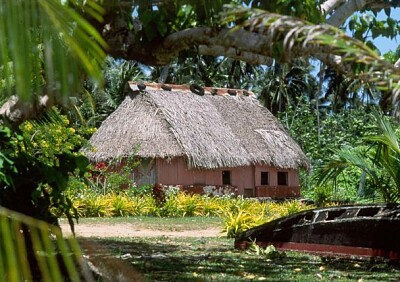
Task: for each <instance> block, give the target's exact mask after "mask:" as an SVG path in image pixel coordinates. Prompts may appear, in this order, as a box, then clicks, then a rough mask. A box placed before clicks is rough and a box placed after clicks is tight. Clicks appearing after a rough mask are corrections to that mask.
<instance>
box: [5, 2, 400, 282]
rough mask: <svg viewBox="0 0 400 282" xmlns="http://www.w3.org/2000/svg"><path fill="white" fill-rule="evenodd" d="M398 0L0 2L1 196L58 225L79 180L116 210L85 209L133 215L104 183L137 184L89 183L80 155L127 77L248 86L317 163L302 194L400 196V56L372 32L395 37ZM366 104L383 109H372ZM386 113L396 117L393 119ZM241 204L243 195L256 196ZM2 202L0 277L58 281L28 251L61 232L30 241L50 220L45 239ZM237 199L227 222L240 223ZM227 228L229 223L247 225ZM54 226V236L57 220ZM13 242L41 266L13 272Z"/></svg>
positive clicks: (75, 207) (167, 208) (75, 211)
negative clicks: (109, 199)
mask: <svg viewBox="0 0 400 282" xmlns="http://www.w3.org/2000/svg"><path fill="white" fill-rule="evenodd" d="M397 4H398V1H387V0H381V1H373V2H372V1H360V0H349V1H340V0H326V1H315V0H307V1H303V2H299V1H293V0H285V1H258V0H256V1H255V0H252V1H247V0H246V1H236V0H235V1H227V0H212V1H211V0H210V1H208V0H207V1H192V0H161V1H146V0H139V1H134V0H132V1H126V0H117V1H96V0H85V1H83V0H67V1H60V0H38V1H33V0H29V1H26V0H25V1H23V0H6V1H3V2H2V3H1V4H0V19H1V20H0V54H1V55H0V105H1V106H0V117H1V119H0V206H2V207H6V208H8V209H12V210H13V211H14V212H15V211H16V212H19V213H20V214H23V215H26V216H31V217H34V218H36V219H40V220H43V221H45V222H47V223H49V224H52V225H57V223H58V222H57V217H59V216H66V217H67V218H68V219H69V220H70V222H71V224H72V223H73V222H72V219H73V217H76V216H78V215H79V213H80V212H81V213H82V206H81V205H79V204H78V203H79V201H78V198H74V197H76V195H77V194H76V193H71V192H70V191H71V189H72V188H71V186H75V188H76V187H78V188H79V187H80V188H81V189H85V190H88V191H91V190H95V191H96V193H98V191H102V192H103V194H104V195H105V196H104V197H114V198H116V199H117V200H116V201H115V203H114V202H113V204H112V205H113V210H112V211H108V210H107V208H108V207H106V208H103V207H102V205H101V204H99V205H98V207H97V210H96V209H95V208H94V207H93V208H92V210H91V211H86V212H85V213H88V214H89V213H91V214H96V213H97V214H100V215H101V214H104V215H105V214H108V213H110V214H112V215H117V214H119V215H126V214H129V213H130V211H129V209H128V211H129V212H126V209H124V206H130V205H131V202H133V203H134V201H135V200H132V199H134V198H129V199H128V200H127V199H126V198H125V195H123V194H120V193H119V192H116V191H114V192H113V193H115V194H107V193H105V191H106V190H108V189H111V190H118V189H117V188H116V187H118V188H119V187H120V186H124V185H125V186H126V185H128V186H132V185H133V183H131V182H130V180H129V179H127V175H126V174H125V175H124V174H122V175H117V174H114V175H108V176H107V179H109V180H110V181H109V182H104V179H105V178H104V177H103V178H101V177H100V178H97V180H99V181H98V182H94V178H92V179H91V178H90V177H91V175H90V173H93V172H94V171H95V169H96V167H94V168H91V167H90V166H89V164H88V161H87V159H86V158H85V157H84V156H83V155H82V154H81V153H80V148H81V147H82V146H84V145H85V140H86V138H87V137H89V136H90V134H91V133H92V132H93V130H94V129H93V128H94V127H96V126H98V125H99V124H100V123H101V121H102V120H103V119H104V118H106V116H107V115H108V114H109V113H110V112H111V111H113V110H114V109H115V108H116V107H117V106H118V104H119V103H120V102H121V101H122V100H123V98H124V86H125V83H126V81H128V80H157V81H159V82H162V83H164V82H172V83H197V84H199V85H205V86H222V87H240V88H247V89H251V90H254V91H256V92H257V93H260V99H261V100H262V101H263V103H264V104H265V105H266V106H267V107H269V108H270V109H271V111H272V112H273V113H274V114H276V115H279V116H280V118H281V120H282V121H283V123H284V124H285V125H286V126H287V128H288V130H289V131H290V132H291V133H292V135H293V136H295V138H296V139H297V140H298V142H299V143H300V144H301V145H302V146H303V148H304V150H305V151H306V152H307V154H308V156H309V157H310V159H311V161H312V164H313V168H314V169H313V171H311V173H312V174H314V171H318V170H317V169H318V168H321V170H319V173H317V174H316V175H317V177H316V178H314V177H311V176H310V174H309V173H304V177H303V183H304V185H303V186H304V187H305V189H304V192H305V195H306V196H310V197H314V198H315V199H317V200H318V202H320V203H325V202H326V200H329V199H331V198H335V199H334V200H337V199H346V200H351V201H358V200H360V199H361V200H368V201H371V200H379V201H381V200H382V201H387V202H398V201H399V191H398V187H399V185H398V182H399V179H400V178H399V176H398V163H397V162H398V154H399V149H398V145H397V140H398V135H397V128H398V125H397V121H396V119H398V116H399V111H398V105H399V103H398V101H399V99H398V97H399V90H398V82H399V80H400V71H399V69H398V68H397V66H398V64H399V63H398V62H399V61H398V59H399V55H398V53H396V50H393V51H392V52H388V53H386V54H380V53H379V50H378V47H379V46H376V45H375V43H374V39H375V38H377V37H379V36H385V37H387V38H389V39H394V38H395V37H397V36H398V34H399V21H398V20H397V19H395V18H394V17H392V15H391V11H392V10H393V8H395V7H396V6H397ZM356 12H359V13H356ZM378 12H381V15H382V14H383V15H384V17H383V19H382V17H378ZM339 28H343V29H345V30H347V34H350V35H351V36H350V35H346V33H345V32H343V31H342V30H340V29H339ZM106 55H108V56H109V57H108V58H107V59H106ZM132 61H135V62H132ZM373 107H378V108H380V109H381V110H382V113H383V114H382V115H378V114H374V113H373V111H372V110H371V108H373ZM383 115H385V116H386V115H387V116H392V117H394V119H393V120H391V121H390V122H389V121H388V120H387V118H386V117H383ZM336 148H342V149H341V150H336ZM332 152H334V154H332ZM100 172H101V171H100ZM100 172H99V171H98V173H100ZM92 176H93V175H92ZM318 176H319V177H318ZM331 179H334V180H335V181H334V182H331V181H329V180H331ZM97 180H96V181H97ZM113 185H114V186H113ZM143 189H144V190H146V188H143ZM72 190H73V189H72ZM85 197H86V195H85ZM88 197H89V196H88ZM96 197H97V196H96ZM191 197H192V196H189V195H184V194H183V195H181V194H177V195H175V196H174V201H178V199H179V200H181V201H187V203H188V204H187V206H186V204H185V208H181V209H178V210H176V208H177V207H179V203H178V202H168V201H166V202H165V204H164V205H163V206H162V207H157V208H156V209H155V210H154V211H152V212H155V213H159V214H158V215H172V214H174V213H176V215H182V214H185V215H189V214H195V213H196V212H199V211H198V210H197V209H198V207H197V204H196V202H197V201H199V202H201V201H203V204H204V205H205V206H206V205H208V204H209V203H208V202H207V203H206V202H204V201H206V200H205V199H203V198H199V199H197V198H196V199H193V198H191ZM193 197H194V196H193ZM89 198H90V197H89ZM145 198H146V197H136V198H135V199H145ZM80 200H82V199H80ZM97 201H100V200H97ZM147 201H148V202H150V201H151V198H150V197H148V199H147ZM207 201H208V200H207ZM210 201H213V200H210ZM237 201H238V202H237V204H238V205H239V206H241V205H251V204H252V203H251V202H248V201H247V200H246V201H243V202H241V201H240V200H237ZM250 203H251V204H250ZM142 204H143V203H139V204H137V205H140V206H141V205H142ZM144 205H146V203H145V204H144ZM84 206H87V204H85V205H84ZM8 209H7V210H3V209H2V212H1V216H0V219H1V228H0V237H2V238H9V239H8V240H6V241H4V242H5V243H7V244H1V245H0V247H1V248H0V254H1V256H0V277H2V278H4V277H6V278H7V280H9V281H19V280H21V277H22V279H28V280H29V278H30V277H33V278H38V279H39V277H40V278H41V279H43V280H47V281H51V280H57V279H58V277H59V276H58V275H59V274H57V270H54V272H51V273H52V274H51V276H47V274H48V273H47V272H46V269H47V268H50V269H56V266H57V265H58V266H60V264H57V263H56V262H55V261H57V260H56V259H54V257H53V258H51V256H49V257H48V256H45V255H44V256H43V257H45V258H43V257H42V256H37V254H38V253H42V254H43V252H42V250H46V252H45V253H46V254H51V253H57V252H58V251H61V253H63V252H65V250H66V248H65V246H63V243H62V240H58V239H55V240H50V243H49V241H48V240H45V239H43V240H42V243H40V244H36V243H35V242H37V238H45V237H46V238H48V237H49V233H46V232H47V231H44V229H46V228H43V229H40V228H39V229H40V230H41V231H38V232H39V234H42V235H40V236H41V237H40V236H39V237H35V236H30V235H29V234H36V231H35V230H38V229H37V227H36V224H38V223H35V221H30V220H25V219H26V218H25V217H24V216H19V215H16V214H15V213H14V212H11V211H9V210H8ZM104 209H105V210H104ZM228 209H232V207H229V208H228ZM256 209H261V210H264V209H267V207H266V206H262V207H261V208H260V207H258V208H256ZM239 210H240V211H241V208H240V209H239ZM239 210H238V212H237V213H235V214H233V215H232V218H230V219H229V220H231V221H235V220H237V218H236V217H235V216H237V215H238V214H240V212H239ZM203 212H204V211H203ZM212 212H213V211H212V209H211V208H210V211H209V213H212ZM226 214H229V213H226ZM242 214H244V216H243V217H246V216H248V217H252V216H249V215H248V214H245V213H244V212H242ZM260 220H261V219H260ZM18 222H19V223H18ZM21 224H22V225H21ZM233 226H234V225H233ZM236 226H239V227H238V228H237V229H236V227H235V228H234V229H228V230H227V231H228V233H230V232H231V233H232V234H234V233H235V232H237V231H238V230H241V229H243V228H247V227H248V226H249V224H248V223H246V222H245V223H243V224H242V223H240V224H237V225H236ZM49 230H50V233H52V234H53V235H54V236H55V238H59V234H58V233H57V231H55V229H53V228H50V229H49ZM231 230H233V231H231ZM20 234H23V235H20ZM21 236H22V237H21ZM21 240H22V241H25V245H24V244H23V243H21V242H22V241H21ZM9 242H13V243H14V245H12V244H11V245H10V244H9ZM24 246H25V247H26V249H25V250H23V249H24V248H23V247H24ZM74 246H75V245H74ZM74 248H75V247H74ZM16 249H18V250H21V251H22V252H25V253H26V254H28V257H30V258H32V259H29V263H30V264H31V265H30V270H35V269H36V272H35V271H33V272H32V273H29V271H28V270H27V268H26V267H25V268H24V267H21V272H20V274H18V275H16V276H10V275H11V272H10V271H8V270H9V269H14V266H15V265H16V264H17V265H18V263H14V262H18V261H21V257H18V256H16V257H14V258H13V259H11V260H9V261H8V262H4V261H3V260H1V258H2V257H5V256H3V255H4V254H7V256H8V255H9V254H10V253H14V252H13V250H16ZM65 264H66V265H69V266H68V267H67V269H66V271H67V272H68V274H65V275H67V276H71V277H73V275H75V274H73V273H72V272H71V271H72V270H71V269H72V268H73V267H72V264H71V262H65ZM35 265H38V267H35ZM61 265H62V264H61ZM25 266H26V265H25ZM38 269H40V270H38ZM64 271H65V269H64Z"/></svg>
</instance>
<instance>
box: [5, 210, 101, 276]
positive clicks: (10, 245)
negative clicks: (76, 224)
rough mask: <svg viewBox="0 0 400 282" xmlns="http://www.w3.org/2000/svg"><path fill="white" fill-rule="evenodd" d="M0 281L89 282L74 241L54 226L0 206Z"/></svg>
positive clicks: (78, 249)
mask: <svg viewBox="0 0 400 282" xmlns="http://www.w3.org/2000/svg"><path fill="white" fill-rule="evenodd" d="M0 238H1V240H0V277H1V279H2V280H3V281H10V282H14V281H15V282H17V281H18V282H19V281H39V280H40V281H63V280H64V279H65V278H66V277H68V278H69V279H70V280H71V281H82V280H86V281H93V279H92V277H91V274H90V272H89V271H88V269H87V268H86V266H85V265H84V264H83V261H82V254H81V251H80V248H79V245H78V243H77V241H76V240H75V239H73V238H69V239H68V240H66V239H64V238H63V237H62V234H61V230H60V228H58V227H55V226H51V225H48V224H47V223H45V222H43V221H39V220H36V219H33V218H31V217H28V216H25V215H22V214H19V213H16V212H13V211H11V210H7V209H5V208H1V207H0Z"/></svg>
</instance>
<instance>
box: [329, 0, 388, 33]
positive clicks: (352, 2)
mask: <svg viewBox="0 0 400 282" xmlns="http://www.w3.org/2000/svg"><path fill="white" fill-rule="evenodd" d="M328 2H331V1H328ZM337 2H339V1H337ZM324 4H325V3H324ZM323 6H324V5H321V10H322V9H323V8H322V7H323ZM367 6H369V7H370V8H372V9H384V8H390V7H392V6H393V3H391V2H389V1H383V0H380V1H376V0H349V1H346V2H345V3H343V4H342V5H339V6H337V9H336V10H335V11H334V12H333V13H332V14H331V16H330V17H329V18H328V19H327V21H326V22H327V23H328V24H330V25H332V26H336V27H340V26H341V25H343V24H344V23H345V21H346V20H347V19H348V18H349V17H350V16H351V15H353V14H354V13H355V12H357V11H360V10H362V9H364V8H366V7H367ZM324 8H325V7H324ZM327 9H329V8H328V7H327ZM322 11H324V10H322Z"/></svg>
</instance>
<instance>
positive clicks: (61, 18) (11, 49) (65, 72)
mask: <svg viewBox="0 0 400 282" xmlns="http://www.w3.org/2000/svg"><path fill="white" fill-rule="evenodd" d="M75 2H76V3H75V8H77V7H76V6H77V5H79V3H78V2H77V1H75ZM84 2H85V3H83V2H82V3H81V5H80V6H81V7H82V8H84V9H86V10H87V11H88V12H89V13H90V15H92V16H93V17H95V18H97V19H101V9H100V8H99V7H98V5H97V4H96V3H95V1H93V0H89V1H84ZM104 47H105V42H104V41H103V40H102V39H101V36H100V35H99V34H98V32H97V31H96V30H95V29H94V28H93V27H92V26H91V25H90V24H89V23H88V22H87V21H86V20H85V19H83V17H82V16H80V15H79V13H78V12H77V11H76V10H75V9H74V8H73V7H72V4H71V3H70V1H59V0H5V1H2V3H1V6H0V67H2V68H1V75H2V77H5V79H4V81H2V83H3V84H4V87H5V88H6V89H7V92H8V96H10V95H11V94H17V95H18V96H19V97H21V98H23V99H25V100H28V99H31V98H32V97H33V96H34V95H35V94H41V93H43V92H44V91H45V92H46V93H47V94H53V95H57V96H60V97H67V95H68V94H71V93H74V91H76V89H78V87H79V85H80V83H81V78H82V77H81V74H82V70H83V71H84V72H85V73H87V74H88V75H89V76H91V77H92V78H95V79H100V77H101V71H100V70H101V64H102V62H103V60H104V57H105V55H104V51H103V48H104ZM7 65H9V66H10V67H4V66H7ZM14 80H15V83H14ZM14 86H15V92H16V93H12V92H13V91H14V89H13V87H14Z"/></svg>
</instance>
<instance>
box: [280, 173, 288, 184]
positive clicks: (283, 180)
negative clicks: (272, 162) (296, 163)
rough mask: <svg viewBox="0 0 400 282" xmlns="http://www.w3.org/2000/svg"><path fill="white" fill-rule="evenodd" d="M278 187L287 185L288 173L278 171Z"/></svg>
mask: <svg viewBox="0 0 400 282" xmlns="http://www.w3.org/2000/svg"><path fill="white" fill-rule="evenodd" d="M278 185H282V186H287V185H288V173H287V171H278Z"/></svg>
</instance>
